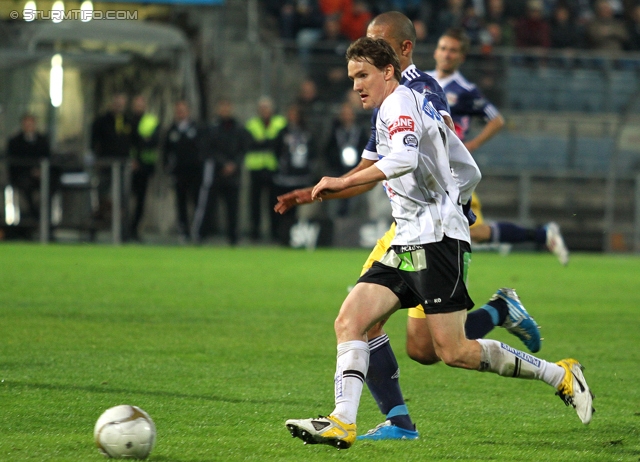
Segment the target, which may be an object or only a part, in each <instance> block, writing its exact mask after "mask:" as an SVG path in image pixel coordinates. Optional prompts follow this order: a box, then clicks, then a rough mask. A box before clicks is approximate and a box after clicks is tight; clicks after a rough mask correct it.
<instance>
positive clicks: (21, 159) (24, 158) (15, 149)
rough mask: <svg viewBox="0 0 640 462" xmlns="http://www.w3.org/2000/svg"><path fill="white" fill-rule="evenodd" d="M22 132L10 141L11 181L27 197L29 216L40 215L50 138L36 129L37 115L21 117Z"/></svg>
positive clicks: (8, 155)
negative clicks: (39, 199) (38, 203)
mask: <svg viewBox="0 0 640 462" xmlns="http://www.w3.org/2000/svg"><path fill="white" fill-rule="evenodd" d="M20 127H21V130H20V132H19V133H18V134H17V135H15V136H14V137H12V138H11V139H10V140H9V143H8V145H7V157H8V158H9V182H10V184H11V185H12V186H13V187H14V188H16V189H18V190H19V191H20V192H21V193H22V194H23V195H24V198H25V199H26V203H27V206H28V207H29V210H28V212H27V213H26V214H25V215H29V216H31V217H32V218H34V219H37V218H38V214H39V212H38V208H37V207H36V199H35V195H36V194H37V192H38V191H39V188H40V175H41V172H40V161H41V160H42V159H48V158H49V157H50V156H51V153H50V150H49V140H48V139H47V137H46V136H45V135H43V134H40V133H38V132H37V130H36V118H35V116H34V115H32V114H25V115H23V116H22V118H21V120H20Z"/></svg>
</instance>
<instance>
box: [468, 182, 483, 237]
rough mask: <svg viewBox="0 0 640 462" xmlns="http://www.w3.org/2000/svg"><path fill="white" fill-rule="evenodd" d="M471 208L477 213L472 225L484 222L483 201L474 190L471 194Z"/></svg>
mask: <svg viewBox="0 0 640 462" xmlns="http://www.w3.org/2000/svg"><path fill="white" fill-rule="evenodd" d="M471 210H472V211H473V213H475V214H476V222H475V223H474V224H472V225H471V226H470V228H473V227H474V226H478V225H481V224H483V223H484V217H483V216H482V203H481V202H480V199H479V198H478V195H477V194H476V192H475V191H474V192H473V194H472V196H471Z"/></svg>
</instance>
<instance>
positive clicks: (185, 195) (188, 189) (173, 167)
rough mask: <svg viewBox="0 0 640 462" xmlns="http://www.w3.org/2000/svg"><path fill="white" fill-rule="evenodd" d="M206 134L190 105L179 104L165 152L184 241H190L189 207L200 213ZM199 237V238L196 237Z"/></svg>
mask: <svg viewBox="0 0 640 462" xmlns="http://www.w3.org/2000/svg"><path fill="white" fill-rule="evenodd" d="M203 135H204V134H203V132H202V131H201V130H200V129H199V128H198V126H197V125H196V123H195V122H194V121H193V120H192V119H191V113H190V108H189V105H188V103H187V102H186V101H178V102H177V103H176V104H175V105H174V120H173V123H172V124H171V126H170V127H169V130H168V131H167V134H166V136H165V139H164V143H163V152H164V162H165V168H166V170H167V172H168V173H169V174H170V175H171V176H172V177H173V181H174V187H175V192H176V207H177V212H178V233H179V238H180V241H181V242H186V241H188V240H189V239H190V232H191V226H190V223H192V222H191V221H190V220H189V213H188V210H189V206H190V205H191V206H192V207H193V208H194V209H195V212H194V214H195V213H197V206H198V205H199V204H198V193H199V191H200V184H201V182H202V166H203V162H202V158H203V153H202V149H203V141H204V139H203ZM195 237H196V238H197V237H198V236H195Z"/></svg>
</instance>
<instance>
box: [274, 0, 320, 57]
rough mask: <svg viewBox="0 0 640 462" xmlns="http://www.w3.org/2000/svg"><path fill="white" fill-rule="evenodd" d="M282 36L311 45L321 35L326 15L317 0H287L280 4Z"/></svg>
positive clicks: (299, 43) (302, 44)
mask: <svg viewBox="0 0 640 462" xmlns="http://www.w3.org/2000/svg"><path fill="white" fill-rule="evenodd" d="M279 20H280V36H281V37H282V38H284V39H289V40H296V42H297V44H298V46H302V47H307V48H308V47H309V46H312V45H313V43H315V41H316V40H317V39H318V38H319V37H320V35H321V33H322V23H323V20H324V15H323V13H322V11H321V10H320V6H319V5H318V3H317V1H316V0H286V1H284V2H282V4H281V6H280V14H279Z"/></svg>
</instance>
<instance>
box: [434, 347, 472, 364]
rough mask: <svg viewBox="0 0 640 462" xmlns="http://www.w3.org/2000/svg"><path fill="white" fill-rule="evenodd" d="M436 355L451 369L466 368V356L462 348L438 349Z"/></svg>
mask: <svg viewBox="0 0 640 462" xmlns="http://www.w3.org/2000/svg"><path fill="white" fill-rule="evenodd" d="M436 354H437V355H438V357H439V358H440V359H442V362H443V363H445V364H446V365H447V366H450V367H465V365H466V356H465V354H464V351H463V350H462V349H460V348H451V347H449V348H447V347H436Z"/></svg>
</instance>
